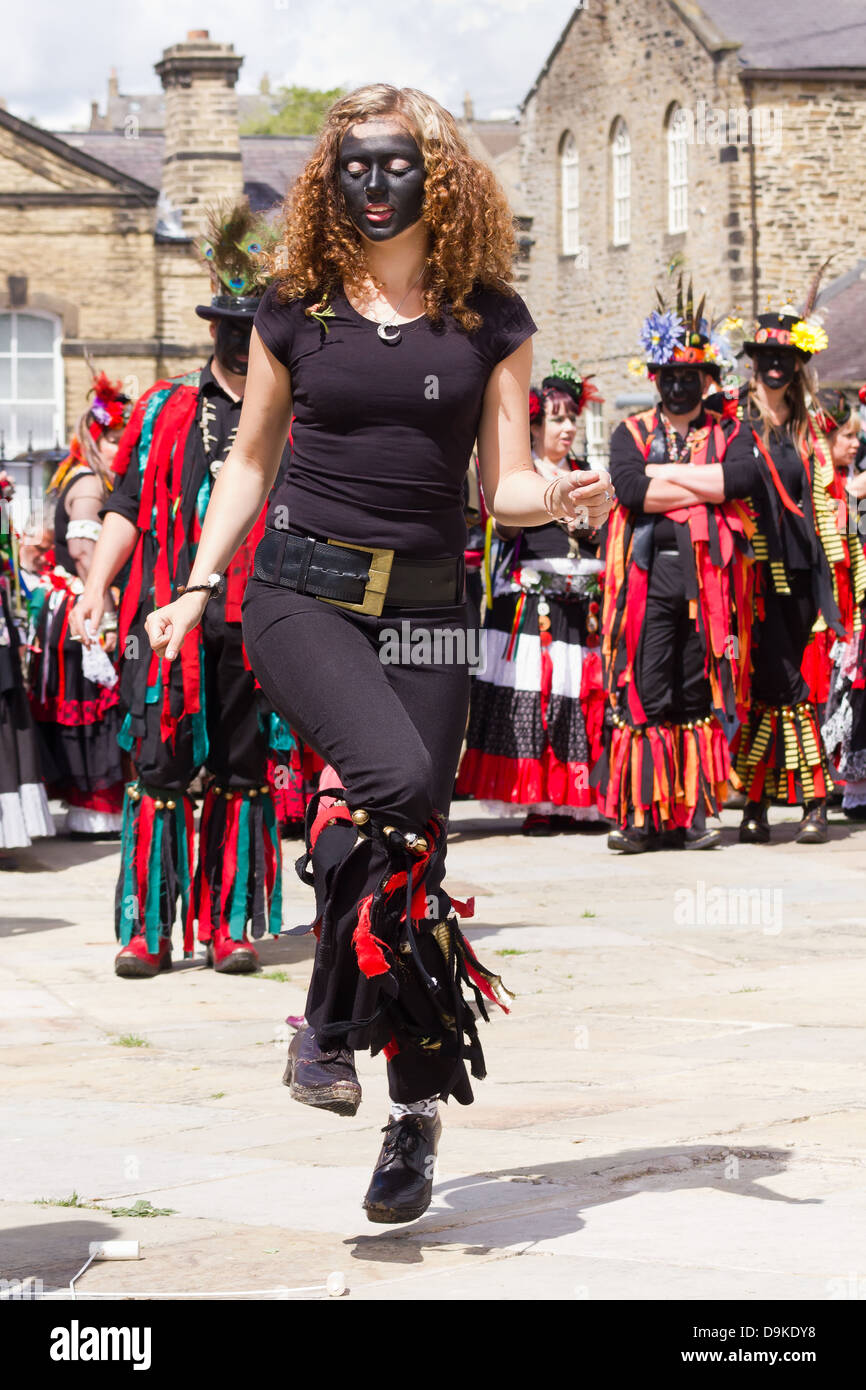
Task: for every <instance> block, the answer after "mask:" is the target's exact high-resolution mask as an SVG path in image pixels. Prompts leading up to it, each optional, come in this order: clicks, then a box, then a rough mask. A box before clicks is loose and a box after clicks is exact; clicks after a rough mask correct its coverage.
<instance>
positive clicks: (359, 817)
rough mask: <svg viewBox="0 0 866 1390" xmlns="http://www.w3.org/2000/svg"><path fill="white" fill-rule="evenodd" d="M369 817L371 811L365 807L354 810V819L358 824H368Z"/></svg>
mask: <svg viewBox="0 0 866 1390" xmlns="http://www.w3.org/2000/svg"><path fill="white" fill-rule="evenodd" d="M369 819H370V812H369V811H365V810H364V809H363V807H359V809H358V810H357V811H353V812H352V820H353V821H354V822H355V824H356V825H366V824H367V821H368V820H369Z"/></svg>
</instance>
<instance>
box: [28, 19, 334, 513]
mask: <svg viewBox="0 0 866 1390" xmlns="http://www.w3.org/2000/svg"><path fill="white" fill-rule="evenodd" d="M242 61H243V59H242V58H241V56H240V55H238V54H236V53H235V52H234V49H233V46H232V45H231V44H229V43H218V42H215V41H214V40H212V39H210V37H209V35H208V34H207V31H203V30H196V31H193V32H191V33H190V34H188V35H187V38H186V40H185V41H184V42H182V43H178V44H174V45H172V46H171V47H170V48H167V49H166V50H165V52H164V53H163V55H162V58H161V59H160V61H159V62H158V63H157V64H156V71H157V73H158V74H159V77H160V79H161V83H162V87H163V95H162V97H161V98H140V99H130V100H128V99H122V98H121V97H120V94H119V93H118V92H117V90H116V80H115V81H114V83H113V84H110V86H109V103H108V109H107V112H106V115H105V117H103V118H99V115H98V112H96V111H94V112H93V114H92V118H91V129H90V130H88V131H83V132H75V131H69V132H50V131H46V130H43V129H41V128H40V127H38V126H35V125H32V124H31V123H29V122H27V121H23V120H20V119H18V118H17V117H15V116H13V115H11V114H10V113H9V112H8V111H6V110H5V109H0V446H2V447H0V457H4V456H5V458H6V459H14V457H15V456H16V454H20V453H21V452H22V451H23V450H25V449H27V448H28V446H30V445H32V448H33V449H35V450H39V449H42V448H48V447H51V446H52V445H55V444H58V445H60V446H63V445H64V444H65V443H66V442H67V441H68V439H69V437H70V435H71V433H72V432H73V430H74V429H75V426H76V424H77V421H78V419H79V417H80V414H81V412H82V410H83V408H84V406H85V403H86V393H87V389H88V387H89V385H90V373H89V369H88V362H87V358H88V357H90V358H91V359H92V360H93V361H94V363H95V364H96V365H97V366H98V367H100V368H104V369H105V370H106V371H107V372H109V373H110V374H111V375H112V376H114V377H120V378H121V379H122V380H123V381H124V383H125V385H126V389H127V391H128V392H129V394H130V395H132V396H137V395H138V394H140V392H141V391H142V390H144V389H145V388H146V387H147V386H149V385H150V384H151V383H152V382H153V381H154V380H155V379H156V378H157V377H159V376H165V375H176V374H177V373H179V372H183V371H186V370H188V369H189V368H191V367H194V366H199V365H200V364H201V363H202V361H204V360H205V359H206V357H207V356H208V355H209V352H210V347H211V340H210V338H209V336H208V333H207V325H206V323H205V322H204V320H202V319H200V318H198V317H197V316H196V314H195V313H194V308H195V305H196V304H197V303H202V302H205V303H206V302H207V301H208V299H209V297H210V293H211V291H210V281H209V276H208V273H207V271H206V269H205V268H204V266H203V263H202V262H201V260H200V258H199V257H198V255H197V250H196V240H197V239H198V238H199V237H200V235H201V231H202V221H203V213H204V209H205V207H206V205H207V204H208V203H209V202H211V201H214V200H218V199H221V198H223V197H233V196H236V195H238V194H240V193H241V192H242V191H245V192H246V193H247V194H248V195H249V196H250V199H251V202H252V203H253V204H254V206H256V207H260V208H263V207H264V208H266V207H271V206H273V205H274V204H276V203H277V202H279V200H280V199H281V198H282V196H283V194H284V193H285V190H286V188H287V187H288V185H289V184H290V183H291V181H292V180H293V179H294V177H295V176H296V175H297V173H298V172H299V170H300V169H301V168H302V166H303V164H304V162H305V160H306V158H307V155H308V153H309V150H310V149H311V147H312V143H313V142H312V140H311V139H291V138H286V137H281V136H276V137H266V138H257V137H255V136H253V137H242V136H240V134H239V110H238V104H239V103H238V94H237V91H236V82H237V77H238V71H239V69H240V66H241V63H242ZM112 88H113V90H112ZM256 100H259V101H260V100H261V98H258V99H256ZM133 106H134V107H135V108H136V109H132V107H133ZM115 121H117V122H118V124H114V122H115ZM11 471H12V472H13V473H16V472H18V473H20V476H19V477H18V478H17V479H16V481H17V484H18V488H19V494H21V493H22V489H23V493H24V494H26V492H27V490H28V488H29V477H28V474H27V470H25V469H23V468H22V469H18V470H16V469H15V467H12V469H11ZM34 492H38V479H34ZM24 500H25V499H24V495H20V496H19V503H20V504H23V502H24Z"/></svg>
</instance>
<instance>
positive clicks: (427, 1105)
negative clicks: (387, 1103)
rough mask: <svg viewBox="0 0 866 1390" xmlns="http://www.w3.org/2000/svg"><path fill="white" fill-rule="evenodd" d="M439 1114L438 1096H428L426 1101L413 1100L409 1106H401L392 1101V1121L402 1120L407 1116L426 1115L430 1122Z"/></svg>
mask: <svg viewBox="0 0 866 1390" xmlns="http://www.w3.org/2000/svg"><path fill="white" fill-rule="evenodd" d="M438 1113H439V1097H438V1096H428V1097H427V1099H426V1100H411V1101H410V1102H409V1104H408V1105H400V1103H399V1101H396V1100H392V1101H391V1119H392V1120H402V1119H405V1117H406V1116H407V1115H425V1116H426V1117H427V1119H428V1120H433V1119H435V1118H436V1116H437V1114H438Z"/></svg>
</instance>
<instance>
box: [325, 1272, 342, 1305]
mask: <svg viewBox="0 0 866 1390" xmlns="http://www.w3.org/2000/svg"><path fill="white" fill-rule="evenodd" d="M325 1288H326V1290H327V1292H328V1296H329V1298H340V1297H341V1296H342V1295H343V1294H344V1293H345V1292H346V1276H345V1274H344V1273H343V1271H342V1270H341V1269H334V1270H332V1271H331V1273H330V1274H329V1275H328V1277H327V1279H326V1280H325Z"/></svg>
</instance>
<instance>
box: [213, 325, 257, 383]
mask: <svg viewBox="0 0 866 1390" xmlns="http://www.w3.org/2000/svg"><path fill="white" fill-rule="evenodd" d="M252 331H253V321H252V319H251V318H249V319H218V320H217V331H216V342H215V344H214V353H215V354H216V359H217V361H218V362H219V364H220V366H221V367H224V368H225V370H226V371H227V372H234V373H235V375H236V376H246V374H247V364H248V359H249V352H250V336H251V334H252Z"/></svg>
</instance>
